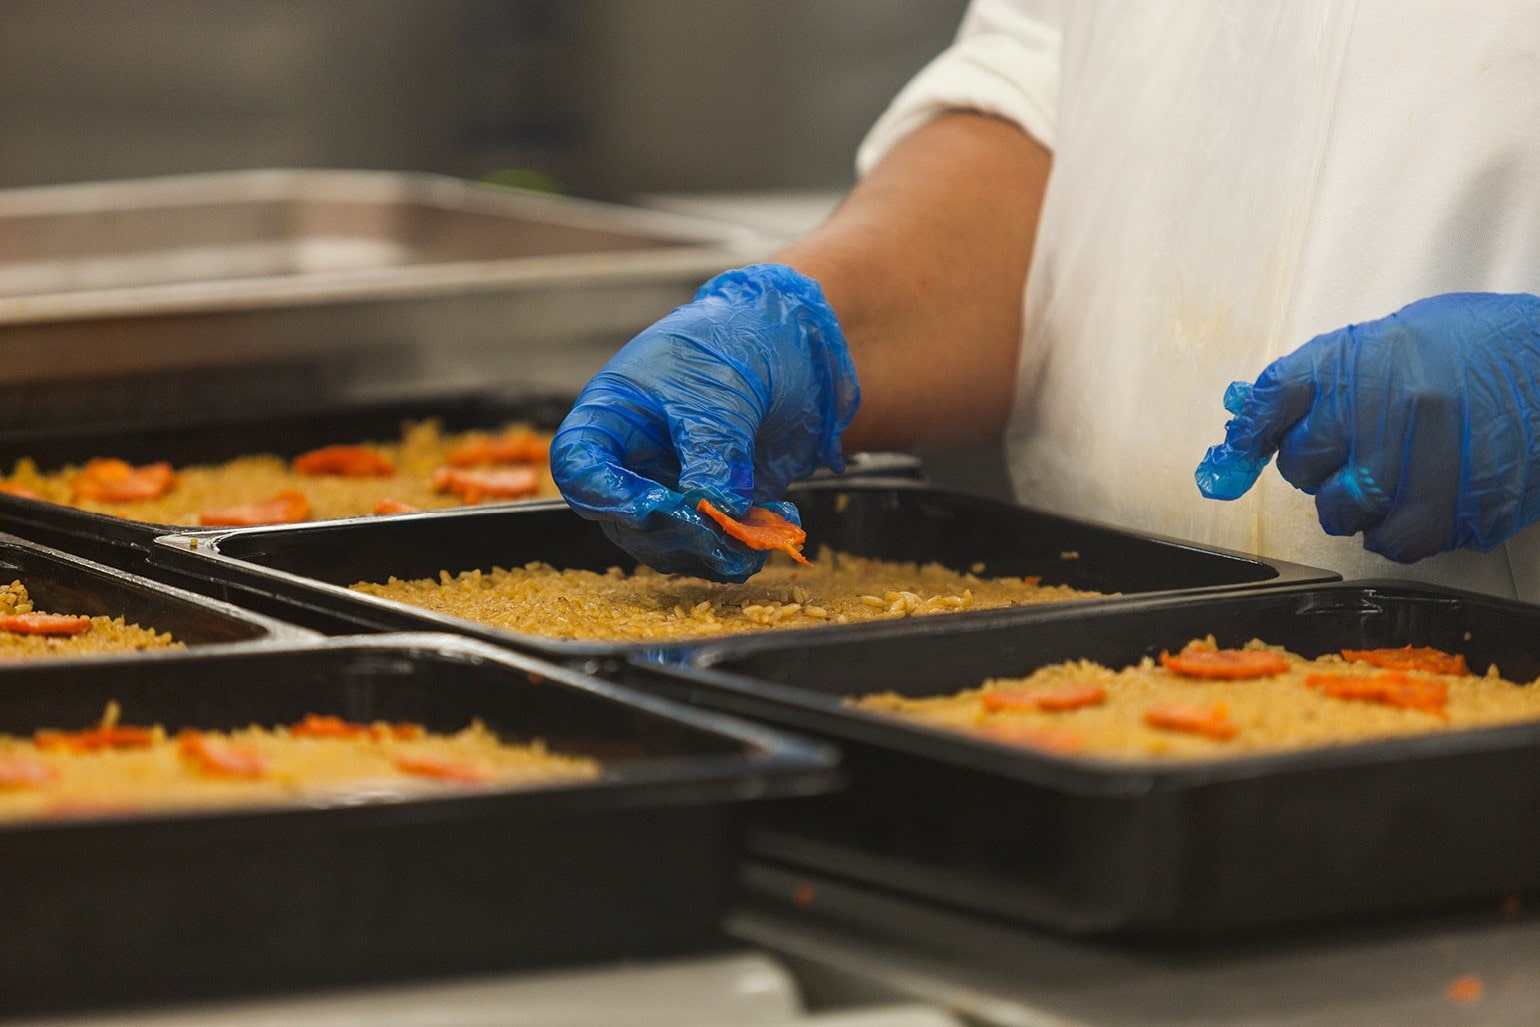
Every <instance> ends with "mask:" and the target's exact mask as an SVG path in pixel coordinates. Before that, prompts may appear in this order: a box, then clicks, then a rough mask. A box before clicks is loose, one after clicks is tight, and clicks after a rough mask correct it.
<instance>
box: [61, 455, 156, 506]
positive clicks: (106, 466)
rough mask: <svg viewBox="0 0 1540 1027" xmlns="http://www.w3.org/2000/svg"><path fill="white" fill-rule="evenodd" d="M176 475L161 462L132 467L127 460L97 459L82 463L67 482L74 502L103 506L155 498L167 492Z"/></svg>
mask: <svg viewBox="0 0 1540 1027" xmlns="http://www.w3.org/2000/svg"><path fill="white" fill-rule="evenodd" d="M174 484H176V472H175V471H173V470H172V469H171V465H170V464H168V463H165V462H161V463H156V464H146V465H144V466H143V467H135V466H134V465H133V464H130V463H129V462H128V461H127V460H117V459H113V458H111V457H97V458H96V459H94V460H91V461H89V462H87V463H86V465H85V466H84V467H83V468H81V469H80V473H79V474H77V475H75V477H74V479H73V480H72V481H71V482H70V494H71V495H73V496H74V497H75V498H76V499H95V500H99V501H101V502H103V503H134V502H138V501H141V500H145V499H156V498H158V497H160V496H163V495H165V494H166V493H167V492H169V491H171V486H172V485H174Z"/></svg>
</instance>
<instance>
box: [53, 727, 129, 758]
mask: <svg viewBox="0 0 1540 1027" xmlns="http://www.w3.org/2000/svg"><path fill="white" fill-rule="evenodd" d="M32 744H33V745H35V746H37V747H38V748H39V749H44V750H49V751H57V750H61V749H62V750H64V751H66V752H71V753H75V754H79V753H84V752H94V751H95V750H97V749H145V748H148V747H150V746H152V745H154V744H155V733H154V732H153V731H151V730H150V729H149V728H147V727H132V726H129V725H124V724H102V725H99V726H97V727H88V728H86V729H85V730H84V731H48V730H43V731H35V732H33V734H32Z"/></svg>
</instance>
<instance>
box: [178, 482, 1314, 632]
mask: <svg viewBox="0 0 1540 1027" xmlns="http://www.w3.org/2000/svg"><path fill="white" fill-rule="evenodd" d="M792 498H793V499H795V501H796V503H797V506H798V509H799V510H800V511H801V513H802V519H803V523H804V525H805V526H806V528H807V530H808V538H809V543H810V544H811V545H815V546H823V545H827V546H831V547H833V548H834V549H837V550H840V551H844V552H850V553H856V554H859V555H862V556H871V557H880V558H885V559H890V560H915V561H938V562H940V563H943V564H946V565H948V566H952V567H958V568H968V567H971V566H972V565H974V564H975V563H980V562H982V563H983V564H984V565H985V566H986V568H987V572H988V573H991V574H1005V575H1025V574H1041V575H1043V578H1044V580H1045V581H1047V582H1063V583H1066V584H1069V585H1074V586H1077V587H1082V588H1094V589H1098V590H1102V591H1119V592H1122V593H1125V594H1132V593H1149V594H1158V593H1165V592H1186V591H1203V590H1209V589H1231V588H1238V587H1243V586H1250V585H1274V584H1285V583H1288V582H1295V581H1320V580H1329V579H1332V578H1334V577H1335V575H1333V574H1331V573H1330V572H1327V571H1318V570H1314V569H1312V568H1307V567H1300V566H1297V565H1293V564H1286V563H1281V562H1277V561H1270V560H1264V559H1259V558H1256V557H1249V556H1242V555H1240V554H1237V553H1229V552H1222V551H1217V550H1211V549H1204V548H1201V547H1198V546H1193V545H1189V544H1186V543H1181V542H1176V541H1172V540H1169V539H1161V538H1154V537H1150V536H1143V535H1136V534H1133V533H1131V532H1124V531H1117V530H1114V529H1111V528H1105V527H1100V526H1097V525H1092V524H1087V523H1084V522H1080V521H1074V520H1069V519H1067V518H1063V517H1057V516H1053V515H1050V514H1044V513H1040V512H1037V511H1033V510H1029V509H1026V508H1024V507H1020V506H1015V505H1012V504H1010V503H1005V502H1000V501H997V500H992V499H985V498H980V497H977V496H970V495H968V494H966V493H962V492H956V491H951V490H945V489H937V488H932V487H929V486H926V485H924V484H922V483H919V482H916V481H912V480H885V479H876V478H865V479H856V480H849V481H840V480H831V481H823V482H816V483H814V482H809V483H804V484H803V485H800V486H798V487H796V488H795V489H794V490H793V492H792ZM159 543H160V544H159V545H157V547H156V548H155V550H154V552H153V555H152V560H153V561H154V562H155V563H156V564H159V565H162V566H163V567H165V568H169V569H173V570H175V571H176V572H178V573H180V574H183V575H185V577H186V578H187V580H188V581H189V583H190V585H189V587H194V588H198V589H200V590H204V589H208V590H210V591H211V594H214V595H219V596H221V597H222V598H229V599H232V600H235V601H239V602H242V603H247V602H253V601H256V602H262V603H264V604H266V603H272V604H273V605H272V606H271V609H273V610H282V611H283V615H284V616H286V617H291V618H293V619H294V620H296V621H297V622H299V623H303V624H306V625H308V626H312V627H317V628H320V629H321V630H339V629H346V630H357V629H359V628H368V629H373V630H401V629H408V630H410V629H425V628H431V629H434V630H453V631H460V632H466V633H469V634H473V635H476V636H478V637H481V638H485V639H488V640H490V641H495V642H499V643H502V644H505V645H511V646H514V647H516V648H520V649H524V650H527V651H531V652H537V653H540V654H542V655H544V656H546V657H549V658H557V659H587V658H593V657H606V656H616V655H625V654H633V653H637V652H641V651H656V652H660V653H663V652H668V653H675V654H677V653H679V652H681V651H684V650H687V649H689V648H692V647H694V646H698V645H699V644H700V642H699V641H692V642H678V643H669V644H665V643H640V642H638V643H601V642H583V641H571V640H563V639H551V638H545V637H541V636H536V635H532V634H527V633H521V632H513V631H507V630H503V629H499V628H492V627H488V626H486V625H482V624H476V623H473V622H471V621H467V620H464V619H462V618H458V617H449V616H443V615H437V614H434V613H431V612H429V611H426V610H423V609H421V608H418V607H413V606H408V605H406V604H403V603H399V602H395V601H393V600H386V599H380V598H378V597H375V596H368V595H363V594H361V593H358V592H353V591H350V590H349V589H348V588H347V586H348V585H351V584H354V583H356V582H359V581H385V580H387V579H388V578H389V577H390V576H391V575H395V576H397V577H401V578H419V577H437V575H438V574H439V572H440V571H441V570H448V571H450V572H452V573H453V572H458V571H464V570H471V569H476V568H479V569H482V570H488V569H491V568H492V567H494V566H501V567H517V566H521V565H523V564H525V563H527V562H529V561H532V560H542V561H545V562H547V563H549V564H552V565H554V566H556V567H562V568H582V569H588V570H596V571H603V570H605V569H606V568H609V567H612V566H617V565H619V566H622V567H627V568H629V567H634V566H635V562H634V561H633V560H631V559H630V558H628V557H627V556H625V554H623V553H622V552H621V551H620V550H618V549H617V548H615V546H614V545H612V544H611V543H610V542H609V541H608V540H607V539H606V538H605V537H604V534H603V532H601V531H600V530H599V528H598V526H597V525H595V524H593V523H592V522H589V521H586V520H584V519H583V518H581V517H579V516H578V515H577V514H575V513H573V512H572V511H571V510H570V509H568V508H567V507H566V506H565V505H563V504H560V503H555V504H542V503H529V504H524V505H523V506H521V507H517V508H515V507H511V506H510V507H504V508H502V509H500V510H476V509H465V510H450V511H442V512H437V511H436V512H433V513H425V514H408V515H402V516H399V517H391V518H387V519H368V518H365V519H355V520H350V521H340V520H339V521H331V522H325V523H316V524H310V525H285V526H275V527H271V528H252V529H239V530H233V531H228V532H216V533H212V534H208V535H203V536H201V537H197V538H193V537H189V536H185V535H183V536H170V537H166V538H162V539H160V540H159ZM1069 556H1072V558H1066V557H1069ZM1117 601H1120V600H1087V601H1084V602H1080V603H1077V604H1076V605H1079V606H1086V605H1089V603H1092V602H1096V603H1100V602H1117ZM1034 609H1041V608H1034ZM1023 612H1025V610H1023ZM983 615H984V612H980V613H977V614H975V613H956V614H947V615H945V616H944V617H943V618H942V619H943V620H945V621H946V622H947V623H948V624H952V623H956V622H959V621H966V620H967V619H970V618H973V617H976V616H983ZM921 619H925V618H921ZM808 630H811V631H814V632H817V633H824V632H841V631H844V630H846V629H845V628H844V627H833V626H831V627H825V628H813V629H808ZM792 634H793V636H794V637H795V638H796V639H797V640H799V641H800V640H801V639H802V638H804V637H806V634H807V632H806V631H802V630H799V631H796V632H793V633H792ZM793 644H796V643H793Z"/></svg>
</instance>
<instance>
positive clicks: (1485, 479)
mask: <svg viewBox="0 0 1540 1027" xmlns="http://www.w3.org/2000/svg"><path fill="white" fill-rule="evenodd" d="M1248 393H1249V394H1248ZM1225 406H1226V407H1227V408H1228V409H1229V410H1230V412H1231V413H1233V414H1235V415H1236V416H1235V418H1234V419H1233V420H1231V421H1230V422H1229V423H1228V424H1227V425H1226V426H1225V441H1224V442H1223V443H1222V444H1220V445H1218V446H1215V447H1213V448H1212V449H1210V450H1209V451H1208V454H1207V455H1206V456H1205V457H1204V458H1203V462H1202V463H1201V464H1199V465H1198V472H1197V480H1198V488H1199V489H1200V490H1202V492H1203V494H1204V495H1205V496H1208V497H1210V498H1212V499H1236V498H1238V497H1240V496H1241V495H1242V494H1244V493H1245V492H1246V490H1247V489H1249V488H1250V487H1251V485H1252V483H1253V482H1255V481H1256V479H1257V476H1258V475H1259V474H1260V473H1261V472H1262V468H1263V467H1265V466H1266V465H1267V460H1268V457H1269V456H1270V455H1271V454H1272V453H1273V452H1274V451H1276V452H1277V454H1278V473H1280V474H1282V475H1283V477H1284V478H1285V479H1286V480H1287V481H1289V482H1290V483H1291V484H1293V485H1294V486H1296V487H1297V488H1300V489H1302V490H1304V491H1305V492H1308V493H1312V494H1314V496H1315V505H1316V512H1317V514H1318V515H1319V516H1320V519H1321V527H1322V528H1324V529H1326V531H1327V532H1328V533H1329V534H1332V535H1352V534H1354V533H1356V532H1360V531H1361V532H1363V533H1364V548H1366V549H1369V550H1371V551H1372V552H1376V553H1380V554H1382V555H1384V556H1388V557H1390V558H1391V559H1393V560H1400V561H1402V562H1404V563H1410V562H1411V561H1413V560H1420V559H1422V558H1423V557H1425V556H1432V555H1433V554H1434V553H1439V552H1443V551H1444V550H1447V549H1456V548H1466V549H1477V550H1481V551H1486V550H1489V549H1491V548H1492V547H1494V546H1496V545H1497V544H1499V543H1500V542H1502V541H1503V540H1504V539H1507V538H1508V537H1509V536H1511V535H1513V534H1514V533H1515V532H1517V531H1518V530H1519V529H1520V528H1522V527H1524V526H1525V525H1527V524H1529V523H1531V522H1533V521H1535V520H1536V519H1540V298H1537V297H1535V296H1530V295H1524V294H1519V295H1512V296H1503V295H1495V294H1490V293H1452V294H1449V295H1445V296H1434V297H1432V298H1430V299H1425V300H1420V301H1418V302H1416V303H1413V304H1411V305H1410V306H1407V307H1405V308H1403V309H1401V310H1399V311H1397V312H1396V313H1394V314H1391V315H1390V316H1389V317H1386V318H1383V319H1381V320H1379V321H1371V322H1369V323H1367V324H1361V325H1352V326H1349V327H1347V328H1343V329H1341V330H1339V331H1335V332H1328V333H1327V334H1325V335H1321V336H1317V337H1316V338H1314V339H1312V340H1311V341H1310V342H1308V343H1306V344H1305V345H1304V346H1301V347H1300V348H1299V349H1297V350H1295V351H1294V352H1293V353H1290V354H1289V355H1288V356H1286V357H1282V358H1280V359H1278V360H1276V361H1274V362H1273V363H1272V364H1271V365H1270V366H1269V367H1268V368H1267V369H1266V370H1265V371H1263V372H1262V375H1261V377H1259V378H1258V379H1257V381H1256V385H1255V386H1253V387H1249V388H1248V386H1247V385H1246V384H1245V383H1244V382H1237V383H1235V384H1234V385H1232V386H1230V389H1229V390H1228V391H1227V392H1226V394H1225Z"/></svg>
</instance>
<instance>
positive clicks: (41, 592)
mask: <svg viewBox="0 0 1540 1027" xmlns="http://www.w3.org/2000/svg"><path fill="white" fill-rule="evenodd" d="M17 580H19V581H20V582H21V583H22V584H23V585H25V586H26V587H27V594H28V595H29V596H30V597H31V598H32V601H33V604H34V605H35V606H36V607H37V608H38V609H40V610H46V611H48V612H50V613H68V614H76V615H81V616H87V617H97V616H107V617H122V618H123V619H124V620H126V621H127V622H128V623H130V624H138V625H140V626H141V627H146V628H154V629H155V630H156V631H168V632H170V633H171V634H172V636H173V637H175V638H176V639H178V640H179V641H181V642H184V643H186V644H187V645H189V646H203V645H225V644H237V643H250V642H283V641H295V640H299V639H314V638H317V637H318V636H317V635H316V633H315V632H313V631H310V630H308V629H305V628H301V627H298V626H296V625H293V624H288V623H286V622H284V621H282V620H279V619H276V618H273V617H268V616H265V615H263V614H260V613H257V612H254V611H252V610H246V609H242V608H240V607H238V606H234V605H232V604H230V603H224V602H220V601H218V600H215V599H210V598H208V597H207V596H203V595H199V594H197V593H194V592H189V591H186V590H184V589H180V588H175V587H172V586H168V585H164V584H161V583H158V582H155V581H151V580H149V579H148V578H144V577H140V576H139V575H136V574H131V573H128V572H127V571H120V570H116V569H114V568H111V567H106V566H104V565H102V564H98V563H95V562H93V561H90V560H86V559H83V558H81V557H77V556H73V555H71V554H68V553H63V552H60V551H59V550H57V549H54V548H52V547H49V546H44V545H40V544H38V543H36V542H30V541H27V540H25V539H21V538H17V537H16V536H14V535H8V534H5V533H4V532H0V584H9V583H10V582H12V581H17ZM159 652H160V651H158V650H156V651H153V652H152V651H146V652H143V653H101V654H93V655H90V656H84V657H80V659H91V660H98V659H105V660H116V659H122V658H125V657H132V658H144V657H146V656H150V655H158V654H159ZM7 667H9V665H7Z"/></svg>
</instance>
